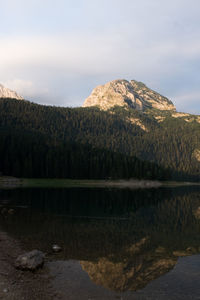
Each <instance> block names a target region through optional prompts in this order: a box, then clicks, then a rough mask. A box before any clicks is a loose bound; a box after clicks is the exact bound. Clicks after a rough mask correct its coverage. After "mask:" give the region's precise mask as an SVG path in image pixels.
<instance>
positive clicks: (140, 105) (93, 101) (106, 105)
mask: <svg viewBox="0 0 200 300" xmlns="http://www.w3.org/2000/svg"><path fill="white" fill-rule="evenodd" d="M90 106H98V107H99V108H100V109H102V110H108V109H110V108H112V107H114V106H121V107H124V108H134V109H136V110H139V111H145V110H147V109H151V108H153V109H157V110H161V111H176V108H175V106H174V105H173V103H172V102H171V101H170V100H169V99H167V98H166V97H163V96H161V95H160V94H158V93H157V92H154V91H153V90H151V89H149V88H148V87H147V86H146V85H145V84H143V83H141V82H138V81H135V80H131V81H130V82H129V81H127V80H124V79H122V80H114V81H111V82H108V83H106V84H105V85H101V86H98V87H96V88H95V89H94V90H93V91H92V94H91V95H90V96H89V97H88V98H87V99H86V100H85V102H84V104H83V107H90Z"/></svg>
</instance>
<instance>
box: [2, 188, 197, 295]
mask: <svg viewBox="0 0 200 300" xmlns="http://www.w3.org/2000/svg"><path fill="white" fill-rule="evenodd" d="M199 192H200V189H199V187H182V188H180V187H179V188H173V189H167V188H161V189H150V190H142V189H141V190H128V189H122V190H120V189H77V188H76V189H75V188H74V189H16V190H2V191H1V192H0V205H1V208H0V210H1V212H3V213H1V214H0V226H1V228H3V230H4V231H7V232H8V233H9V234H10V235H11V236H13V237H15V238H17V239H20V240H22V241H23V243H24V245H25V247H26V248H27V249H35V248H38V249H40V250H42V251H45V252H47V253H50V249H51V245H52V244H54V243H57V244H59V245H61V246H62V252H60V253H59V254H56V256H54V255H52V256H50V257H51V259H52V260H59V261H71V260H75V261H77V262H79V263H80V264H81V267H82V270H84V271H86V272H87V274H88V275H89V277H90V279H91V280H92V282H93V283H95V284H96V285H98V286H103V287H104V288H106V289H109V290H113V291H116V292H120V293H122V292H125V291H137V290H140V289H142V288H144V287H145V286H146V285H147V284H148V283H149V282H151V281H153V280H154V279H156V278H159V277H160V276H161V275H163V274H165V273H167V272H169V271H170V270H172V269H173V268H174V266H175V265H176V263H177V260H178V258H179V257H183V256H190V255H193V254H198V253H200V235H199V232H200V231H199V230H200V193H199ZM9 209H13V210H14V212H13V214H8V213H6V211H8V210H9Z"/></svg>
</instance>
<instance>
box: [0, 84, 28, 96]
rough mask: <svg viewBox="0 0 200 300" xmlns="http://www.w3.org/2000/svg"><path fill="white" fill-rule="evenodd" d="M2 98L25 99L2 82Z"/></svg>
mask: <svg viewBox="0 0 200 300" xmlns="http://www.w3.org/2000/svg"><path fill="white" fill-rule="evenodd" d="M0 98H11V99H17V100H23V98H22V97H21V96H19V95H18V94H17V93H16V92H14V91H11V90H10V89H8V88H6V87H4V86H3V85H2V84H0Z"/></svg>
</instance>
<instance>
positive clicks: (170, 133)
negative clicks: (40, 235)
mask: <svg viewBox="0 0 200 300" xmlns="http://www.w3.org/2000/svg"><path fill="white" fill-rule="evenodd" d="M131 82H132V83H129V82H128V81H124V80H122V81H114V82H111V83H109V84H106V85H105V86H107V92H106V88H105V86H104V87H103V88H100V87H99V88H97V89H96V92H95V93H96V96H95V97H96V98H95V99H100V100H98V101H99V102H97V100H94V101H93V100H92V97H93V96H92V95H93V94H92V95H91V96H90V97H89V99H90V103H89V100H88V99H87V100H86V101H85V103H84V107H78V108H64V107H51V106H43V105H38V104H34V103H30V102H28V101H15V100H12V99H2V101H0V137H1V145H0V157H1V159H0V171H2V172H3V173H6V174H7V175H9V174H12V175H15V176H27V175H26V174H27V173H28V174H29V175H28V176H34V177H41V176H43V177H48V176H54V177H66V176H71V177H70V178H76V177H77V178H105V177H115V178H130V177H135V178H154V179H155V178H157V179H158V178H159V179H160V178H165V179H174V180H190V181H191V180H192V181H194V180H195V181H199V180H200V116H197V115H191V114H185V113H179V112H177V111H176V108H175V106H174V105H173V103H172V102H171V101H170V100H168V99H167V98H165V97H163V96H161V95H159V94H158V93H156V92H154V91H151V90H150V89H148V88H147V87H146V86H145V85H144V84H142V83H137V82H136V81H131ZM130 85H131V86H130ZM134 85H135V87H134V88H133V86H134ZM128 87H130V90H131V93H130V94H128V92H127V90H128V89H129V88H128ZM98 90H99V93H100V95H101V96H98V94H97V91H98ZM100 91H101V92H100ZM113 91H114V92H113ZM133 91H134V92H133ZM142 91H143V92H142ZM139 94H140V96H138V95H139ZM103 95H104V96H103ZM105 95H107V96H106V97H108V96H109V98H105ZM115 95H117V96H116V97H115ZM131 95H132V96H131ZM133 96H134V97H133ZM103 97H104V98H103ZM131 97H132V98H131ZM102 99H107V100H106V101H105V100H102ZM127 99H128V100H127ZM130 99H132V100H130ZM102 101H103V102H102ZM120 101H121V102H120ZM139 101H140V102H139ZM97 103H99V104H100V105H97ZM102 103H103V104H102ZM106 103H107V107H105V105H106ZM117 103H121V105H117ZM138 103H140V105H139V104H138ZM136 104H137V105H139V106H136ZM89 105H90V106H89ZM102 105H103V106H102ZM102 107H104V108H103V109H102ZM138 107H139V108H138ZM164 108H165V109H164Z"/></svg>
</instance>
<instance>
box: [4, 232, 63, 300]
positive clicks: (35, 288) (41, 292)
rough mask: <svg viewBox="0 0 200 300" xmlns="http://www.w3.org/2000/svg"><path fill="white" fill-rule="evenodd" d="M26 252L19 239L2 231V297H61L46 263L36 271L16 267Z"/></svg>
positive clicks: (26, 299)
mask: <svg viewBox="0 0 200 300" xmlns="http://www.w3.org/2000/svg"><path fill="white" fill-rule="evenodd" d="M24 252H25V251H24V249H22V247H21V245H20V243H19V242H18V241H16V240H14V239H13V238H11V237H9V236H8V235H7V234H6V233H5V232H1V231H0V299H5V300H19V299H20V300H23V299H24V300H51V299H54V300H56V299H60V297H59V295H58V294H57V293H56V292H55V291H54V290H53V287H52V286H51V277H50V275H49V272H48V268H47V267H46V265H45V264H44V266H43V268H41V269H38V270H37V271H35V272H30V271H21V270H18V269H16V268H15V260H16V258H17V257H18V256H19V255H21V254H23V253H24Z"/></svg>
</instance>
